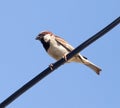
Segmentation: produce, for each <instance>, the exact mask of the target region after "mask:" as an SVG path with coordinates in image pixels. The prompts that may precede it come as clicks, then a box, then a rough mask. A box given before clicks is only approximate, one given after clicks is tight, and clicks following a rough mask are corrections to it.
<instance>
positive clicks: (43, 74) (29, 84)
mask: <svg viewBox="0 0 120 108" xmlns="http://www.w3.org/2000/svg"><path fill="white" fill-rule="evenodd" d="M119 23H120V17H118V18H117V19H115V20H114V21H113V22H112V23H110V24H109V25H108V26H106V27H105V28H104V29H102V30H101V31H99V32H98V33H96V34H95V35H94V36H92V37H91V38H89V39H88V40H86V41H85V42H83V43H82V44H81V45H79V46H78V47H77V48H75V49H74V50H73V51H72V52H71V53H69V54H68V55H67V59H68V60H69V59H70V58H72V57H73V56H74V55H76V54H77V53H79V52H80V51H82V50H83V49H84V48H86V47H87V46H89V45H90V44H91V43H93V42H94V41H96V40H97V39H99V38H100V37H102V36H103V35H104V34H105V33H107V32H108V31H110V30H111V29H112V28H114V27H115V26H116V25H118V24H119ZM65 62H66V61H65V60H64V58H62V59H60V60H59V61H57V62H56V63H54V64H53V70H51V69H50V67H48V68H46V69H45V70H44V71H43V72H41V73H40V74H38V75H37V76H36V77H34V78H33V79H32V80H30V81H29V82H27V83H26V84H25V85H23V86H22V87H21V88H20V89H18V90H17V91H16V92H14V93H13V94H12V95H10V96H9V97H8V98H7V99H5V100H4V101H3V102H2V103H1V104H0V108H4V107H6V106H7V105H9V104H10V103H11V102H13V101H14V100H15V99H16V98H18V97H19V96H20V95H22V94H23V93H24V92H25V91H27V90H28V89H29V88H31V87H32V86H33V85H35V84H36V83H37V82H39V81H40V80H42V79H43V78H44V77H46V76H47V75H48V74H50V73H51V72H53V71H54V70H55V69H57V68H58V67H59V66H61V65H62V64H64V63H65Z"/></svg>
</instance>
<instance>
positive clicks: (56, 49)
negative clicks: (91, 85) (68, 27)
mask: <svg viewBox="0 0 120 108" xmlns="http://www.w3.org/2000/svg"><path fill="white" fill-rule="evenodd" d="M36 40H39V41H40V42H41V43H42V45H43V47H44V49H45V50H46V52H47V53H48V54H49V55H50V56H51V57H53V58H54V59H56V60H59V59H61V58H62V57H64V58H65V60H66V61H67V58H66V55H67V54H68V53H70V52H71V51H72V50H74V47H73V46H71V45H70V44H69V43H68V42H67V41H65V40H64V39H62V38H61V37H59V36H56V35H55V34H53V33H52V32H50V31H43V32H41V33H39V34H38V36H37V37H36ZM67 62H78V63H82V64H84V65H86V66H88V67H89V68H91V69H92V70H94V71H95V72H96V73H97V74H98V75H99V74H100V71H101V69H100V68H99V67H98V66H96V65H95V64H93V63H92V62H90V61H89V60H88V59H87V57H85V56H82V55H81V54H76V55H75V56H74V57H72V58H71V59H70V60H68V61H67Z"/></svg>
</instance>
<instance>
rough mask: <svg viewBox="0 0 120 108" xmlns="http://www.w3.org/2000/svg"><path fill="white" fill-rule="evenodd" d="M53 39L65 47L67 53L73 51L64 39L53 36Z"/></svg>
mask: <svg viewBox="0 0 120 108" xmlns="http://www.w3.org/2000/svg"><path fill="white" fill-rule="evenodd" d="M55 39H56V41H57V42H58V43H59V44H60V45H62V46H63V47H65V48H66V49H67V50H68V51H69V52H71V51H72V50H73V49H74V47H73V46H71V45H70V44H68V42H66V41H65V40H64V39H62V38H60V37H59V36H55Z"/></svg>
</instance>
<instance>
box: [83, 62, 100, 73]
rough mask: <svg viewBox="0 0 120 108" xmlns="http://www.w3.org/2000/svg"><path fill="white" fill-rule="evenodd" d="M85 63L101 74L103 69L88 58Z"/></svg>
mask: <svg viewBox="0 0 120 108" xmlns="http://www.w3.org/2000/svg"><path fill="white" fill-rule="evenodd" d="M84 64H85V65H86V66H88V67H89V68H91V69H92V70H94V71H95V72H96V73H97V74H98V75H99V74H100V71H101V69H100V68H99V67H98V66H96V65H95V64H93V63H92V62H90V61H88V60H87V61H86V62H85V63H84Z"/></svg>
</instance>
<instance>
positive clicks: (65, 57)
mask: <svg viewBox="0 0 120 108" xmlns="http://www.w3.org/2000/svg"><path fill="white" fill-rule="evenodd" d="M66 55H67V54H64V56H63V58H64V59H65V61H66V62H67V61H68V60H67V56H66Z"/></svg>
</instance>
